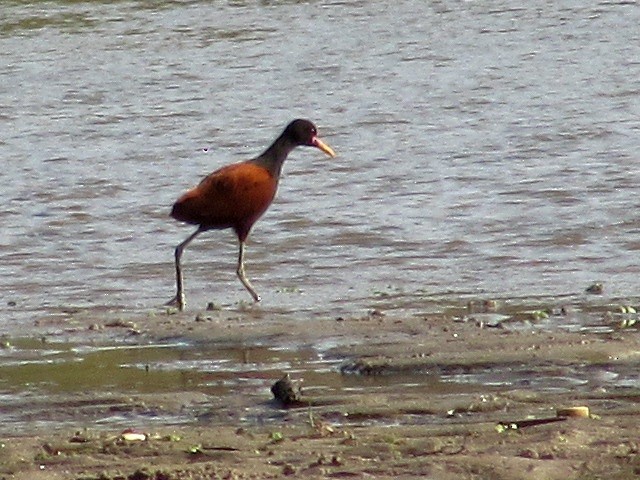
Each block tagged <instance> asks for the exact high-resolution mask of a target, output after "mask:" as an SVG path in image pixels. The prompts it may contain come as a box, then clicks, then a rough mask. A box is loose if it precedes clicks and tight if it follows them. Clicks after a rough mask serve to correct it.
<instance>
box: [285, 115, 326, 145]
mask: <svg viewBox="0 0 640 480" xmlns="http://www.w3.org/2000/svg"><path fill="white" fill-rule="evenodd" d="M284 134H285V135H286V136H287V138H289V140H291V141H292V142H293V143H295V144H296V145H308V146H310V147H311V146H313V139H314V138H315V137H316V135H318V129H317V128H316V126H315V125H314V124H313V123H311V122H310V121H309V120H304V119H302V118H298V119H297V120H294V121H293V122H291V123H290V124H289V125H287V128H285V129H284Z"/></svg>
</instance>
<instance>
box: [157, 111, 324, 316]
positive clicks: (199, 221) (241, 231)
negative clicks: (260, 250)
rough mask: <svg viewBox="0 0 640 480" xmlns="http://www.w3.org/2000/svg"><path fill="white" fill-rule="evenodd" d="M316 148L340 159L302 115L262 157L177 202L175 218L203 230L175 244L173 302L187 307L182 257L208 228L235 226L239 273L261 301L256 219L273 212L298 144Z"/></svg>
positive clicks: (220, 173) (226, 170)
mask: <svg viewBox="0 0 640 480" xmlns="http://www.w3.org/2000/svg"><path fill="white" fill-rule="evenodd" d="M299 146H309V147H315V148H318V149H319V150H321V151H322V152H324V153H325V154H327V155H329V156H330V157H332V158H334V157H335V156H336V153H335V152H334V151H333V149H332V148H331V147H330V146H329V145H327V144H326V143H325V142H323V141H322V140H320V138H318V129H317V128H316V126H315V125H314V124H313V123H312V122H311V121H309V120H306V119H300V118H299V119H296V120H293V121H292V122H291V123H289V124H288V125H287V127H286V128H285V129H284V131H283V132H282V134H280V136H278V138H276V139H275V141H274V142H273V143H272V144H271V146H269V148H267V149H266V150H265V151H264V152H263V153H262V154H261V155H259V156H257V157H255V158H252V159H250V160H246V161H243V162H239V163H233V164H230V165H226V166H224V167H222V168H219V169H218V170H216V171H214V172H213V173H211V174H209V175H208V176H206V177H205V178H203V179H202V181H201V182H200V183H199V184H198V185H197V186H195V187H194V188H192V189H190V190H188V191H187V192H186V193H184V194H183V195H182V196H181V197H179V198H178V200H177V201H176V202H175V203H174V205H173V208H172V209H171V217H173V218H174V219H175V220H178V221H180V222H185V223H188V224H192V225H197V229H196V231H195V232H193V233H192V234H191V235H189V236H188V237H187V238H186V239H185V240H184V241H183V242H182V243H180V244H179V245H178V246H177V247H176V248H175V266H176V287H177V288H176V296H175V297H174V298H173V299H172V300H171V301H169V302H167V305H174V306H177V307H178V309H179V310H180V311H182V310H184V308H185V304H186V302H185V294H184V280H183V274H182V266H181V263H180V261H181V258H182V253H183V252H184V249H185V248H186V247H187V246H188V245H189V244H190V243H191V242H192V241H193V240H194V239H195V238H196V237H197V236H198V235H200V234H201V233H203V232H206V231H208V230H223V229H228V228H230V229H232V230H233V231H234V232H235V234H236V236H237V237H238V245H239V250H238V264H237V270H236V274H237V276H238V278H239V279H240V282H242V285H244V287H245V288H246V289H247V291H248V292H249V294H251V296H252V297H253V300H254V301H255V302H259V301H260V295H258V293H257V292H256V290H255V289H254V288H253V286H252V285H251V282H250V281H249V279H248V278H247V276H246V274H245V268H244V260H245V244H246V241H247V237H248V236H249V232H250V231H251V228H252V227H253V225H254V223H255V222H256V221H257V220H258V219H259V218H260V217H261V216H262V215H263V214H264V213H265V212H266V211H267V209H268V208H269V206H270V205H271V203H272V202H273V199H274V198H275V195H276V191H277V189H278V181H279V180H280V173H281V171H282V165H283V163H284V161H285V160H286V158H287V156H288V155H289V153H290V152H291V151H292V150H293V149H294V148H296V147H299Z"/></svg>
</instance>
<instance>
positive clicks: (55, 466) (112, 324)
mask: <svg viewBox="0 0 640 480" xmlns="http://www.w3.org/2000/svg"><path fill="white" fill-rule="evenodd" d="M636 316H637V314H636V312H635V308H633V307H629V306H622V305H621V306H619V305H595V304H593V305H589V304H579V305H577V304H573V305H571V306H570V307H567V306H559V305H558V306H555V305H554V306H551V307H549V306H548V305H542V304H522V303H521V304H519V305H515V303H512V304H509V302H497V303H496V302H488V303H486V302H480V303H473V302H471V303H469V304H464V305H458V306H456V305H448V306H444V307H443V308H442V309H441V311H440V312H437V313H428V314H422V315H420V314H418V315H411V316H410V315H404V316H396V315H394V314H393V311H392V310H388V311H382V310H372V311H369V312H365V313H364V314H362V315H360V316H353V317H339V318H324V319H322V318H318V319H314V320H313V321H305V320H304V319H300V318H295V317H293V316H291V315H288V314H280V313H278V312H275V311H265V310H262V309H260V308H259V307H246V306H243V307H242V308H238V309H237V310H217V311H216V310H214V311H207V310H203V311H187V312H184V313H177V312H174V311H170V310H157V311H153V312H146V313H144V314H141V313H140V312H124V311H119V312H113V311H97V310H95V309H88V310H83V309H69V310H68V311H66V312H60V313H59V315H52V316H49V317H47V318H39V319H37V320H36V321H34V326H33V330H32V331H31V332H30V334H29V336H25V335H21V334H20V333H21V332H17V331H16V332H8V333H7V334H6V335H5V336H4V337H3V348H2V350H1V351H0V352H1V354H2V356H3V357H4V359H3V364H2V367H1V370H2V372H1V373H2V379H3V380H2V387H3V388H2V391H3V394H2V395H3V397H4V398H3V406H2V409H1V410H0V417H1V420H2V427H0V430H1V433H0V435H1V437H0V438H1V440H2V441H1V446H0V478H7V479H9V478H11V479H14V478H15V479H26V478H29V479H39V478H43V479H44V478H47V479H56V478H60V479H62V478H65V479H66V478H69V479H183V478H189V479H198V478H202V479H204V478H258V479H259V478H284V477H293V478H296V477H298V478H352V477H353V478H371V477H373V478H425V477H430V478H439V479H440V478H442V479H454V478H455V479H465V478H469V479H471V478H473V479H477V478H492V479H524V478H527V479H528V478H545V479H556V478H557V479H573V478H575V479H590V478H611V479H627V478H636V477H637V476H638V475H640V457H639V455H638V451H639V448H640V446H639V442H640V441H639V439H638V434H637V432H638V431H639V429H640V406H639V405H640V403H639V400H640V385H639V382H638V379H637V371H638V367H639V366H640V338H639V336H638V329H637V325H636V323H635V319H636ZM283 380H286V381H285V382H284V388H274V387H275V385H278V384H277V382H278V381H280V382H282V381H283ZM279 385H280V387H282V386H283V384H282V383H280V384H279ZM278 392H279V393H280V394H283V395H284V398H285V399H288V400H293V401H291V402H288V403H287V402H284V403H283V402H282V398H281V399H280V400H278V399H276V398H274V394H276V393H278ZM570 407H588V413H587V414H586V416H585V415H583V416H580V417H571V416H570V417H567V416H564V415H562V416H559V415H558V413H559V411H562V410H563V409H567V408H570Z"/></svg>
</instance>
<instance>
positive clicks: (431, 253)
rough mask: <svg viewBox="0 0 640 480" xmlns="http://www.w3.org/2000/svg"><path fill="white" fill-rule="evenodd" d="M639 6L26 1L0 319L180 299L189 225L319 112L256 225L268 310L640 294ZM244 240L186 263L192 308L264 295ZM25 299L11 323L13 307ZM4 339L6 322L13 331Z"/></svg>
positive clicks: (7, 146)
mask: <svg viewBox="0 0 640 480" xmlns="http://www.w3.org/2000/svg"><path fill="white" fill-rule="evenodd" d="M639 12H640V11H639V10H638V9H637V8H634V5H633V4H630V3H628V2H620V3H616V2H613V3H612V2H607V3H603V4H589V5H586V4H584V3H583V2H568V3H567V2H565V3H564V4H563V5H549V4H548V3H542V2H533V3H529V4H527V5H526V6H525V7H522V8H512V7H511V6H510V4H508V3H507V2H502V3H497V4H496V3H492V4H491V6H490V7H489V6H487V5H485V4H484V3H483V2H460V3H455V4H448V3H447V4H444V3H442V2H423V1H417V0H407V1H402V2H399V3H397V2H396V3H393V4H391V3H388V2H346V3H345V2H342V1H329V0H328V1H312V2H277V3H274V4H270V3H266V4H265V3H264V2H216V3H215V4H210V3H206V2H198V1H192V2H131V1H119V2H64V1H56V2H48V3H46V4H37V5H36V4H33V3H32V2H19V1H13V2H7V3H6V4H5V5H4V6H3V8H2V12H0V48H1V49H2V51H3V52H4V54H3V55H4V56H3V62H2V65H0V80H1V81H0V118H1V119H2V123H3V132H4V135H3V138H2V139H1V140H0V154H1V156H2V160H3V169H2V170H1V171H0V182H1V184H2V185H3V188H2V205H3V208H2V209H0V223H1V224H2V229H1V231H0V291H2V299H3V302H4V303H5V304H7V303H8V304H9V307H8V308H7V309H6V314H5V316H4V317H3V319H2V320H0V322H3V323H5V322H29V321H31V320H32V319H33V317H34V315H36V316H39V315H43V314H47V313H48V312H49V311H51V310H52V309H57V308H60V307H66V306H69V305H75V306H87V307H91V306H107V307H113V308H119V307H125V308H127V309H139V308H152V307H155V306H157V305H160V304H161V303H162V302H163V301H166V300H168V299H169V298H170V297H171V295H172V292H173V278H174V277H173V266H172V260H173V252H172V249H173V247H174V246H175V245H176V244H177V243H178V242H180V241H181V240H182V239H183V238H185V237H186V236H187V235H188V234H189V233H190V231H191V230H190V228H187V227H184V226H181V225H179V224H176V223H175V222H173V221H172V220H171V219H169V217H168V212H169V209H170V206H171V204H172V202H173V201H174V200H175V199H176V198H177V197H178V195H179V194H180V193H181V192H183V191H184V190H185V189H187V188H189V187H190V186H192V185H194V184H195V183H196V182H198V181H199V179H200V178H201V177H202V175H204V174H206V173H208V172H209V171H211V170H213V169H215V168H216V167H218V166H220V165H222V164H224V163H227V162H231V161H237V160H241V159H244V158H246V157H247V156H250V155H253V154H256V153H259V152H260V151H261V150H262V149H263V148H264V147H265V146H266V145H267V144H268V143H269V142H270V141H271V139H272V138H273V137H274V136H275V135H277V134H278V133H279V132H280V129H281V128H282V127H283V126H284V125H285V124H286V123H287V122H288V121H289V120H291V119H292V118H294V117H298V116H306V117H309V118H311V119H312V120H314V121H315V122H316V123H317V124H318V125H319V127H320V131H321V135H322V136H323V137H325V138H326V139H327V141H328V142H329V143H330V144H331V145H332V146H334V147H335V149H336V151H337V152H338V154H339V156H338V158H337V159H335V160H331V161H329V160H327V159H325V158H321V156H320V155H318V153H317V152H315V151H309V150H303V149H300V150H298V151H296V152H295V153H294V154H293V155H292V156H291V159H290V160H289V161H288V163H287V165H286V166H285V175H284V178H283V181H282V185H281V188H280V192H279V195H278V198H277V200H276V202H275V204H274V205H273V207H272V208H271V210H270V211H269V212H268V213H267V214H266V216H265V218H264V219H263V220H262V221H261V222H259V223H258V224H257V226H256V227H255V229H254V232H253V235H252V239H251V244H250V246H249V250H248V259H247V269H248V274H249V276H250V277H251V278H252V279H253V281H254V284H255V286H256V288H257V289H258V290H259V291H260V292H261V293H262V295H263V298H264V303H263V308H264V309H266V310H267V311H268V310H270V309H278V310H279V311H282V310H284V311H292V312H305V311H315V312H322V314H326V315H338V314H341V313H343V312H353V311H360V310H362V309H366V308H370V307H372V306H378V304H379V300H380V297H379V295H377V293H379V292H394V294H395V295H396V297H397V298H398V302H397V304H393V303H391V304H389V303H387V304H385V305H386V306H388V307H390V308H394V307H401V308H403V309H405V310H407V311H414V310H421V309H425V308H427V307H428V305H430V302H431V301H432V299H433V298H438V299H442V298H445V299H446V298H454V299H458V298H460V297H461V296H462V297H464V296H473V295H477V294H483V295H489V296H491V295H493V296H503V297H508V296H518V297H528V296H533V297H535V296H545V295H548V296H553V295H556V294H568V295H579V294H580V293H581V292H582V291H583V290H584V288H585V287H586V286H587V285H588V284H590V283H591V282H593V281H603V282H605V286H606V288H605V294H606V295H608V296H612V297H631V296H634V295H635V294H636V290H637V289H636V286H637V276H638V269H639V267H638V266H637V265H636V262H634V260H633V259H634V258H635V256H636V253H637V251H638V249H639V248H640V247H639V246H640V228H639V225H640V219H639V218H638V214H637V213H636V212H637V211H640V210H639V209H638V208H637V207H638V195H637V192H636V184H637V182H636V178H635V177H636V175H635V173H637V166H636V163H637V158H636V152H637V150H638V148H637V147H638V142H637V138H638V133H639V132H638V130H639V125H640V123H639V122H640V121H639V120H638V119H639V118H640V102H639V101H638V98H640V97H639V96H638V92H639V91H640V80H639V79H640V62H639V61H638V58H640V41H638V40H639V38H638V30H637V28H636V26H637V25H638V23H639V21H640V18H638V17H639V16H640V13H639ZM235 250H236V246H235V239H234V237H233V235H232V234H231V233H229V232H210V233H208V234H207V235H203V238H202V239H198V241H197V242H196V243H195V244H194V245H193V247H192V248H190V250H189V251H188V252H187V253H186V254H185V258H184V261H185V265H186V269H187V275H186V288H187V294H188V299H189V301H190V305H191V306H192V308H202V307H204V305H206V303H207V302H208V301H215V302H216V303H218V304H222V305H225V306H228V305H233V304H234V303H235V302H238V301H240V300H248V297H247V295H246V292H245V291H244V290H243V289H242V286H241V285H240V284H239V283H238V282H237V279H236V278H235V273H234V263H235V255H236V253H235ZM14 304H15V305H14ZM0 328H4V326H3V327H0Z"/></svg>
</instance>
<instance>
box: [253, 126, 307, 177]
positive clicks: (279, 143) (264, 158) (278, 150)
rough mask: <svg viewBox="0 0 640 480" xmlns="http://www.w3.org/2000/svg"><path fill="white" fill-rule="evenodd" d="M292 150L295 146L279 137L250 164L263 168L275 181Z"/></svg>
mask: <svg viewBox="0 0 640 480" xmlns="http://www.w3.org/2000/svg"><path fill="white" fill-rule="evenodd" d="M294 148H296V145H294V144H293V143H291V142H290V141H289V140H288V139H287V138H286V137H284V136H280V137H278V138H277V139H276V141H275V142H273V143H272V144H271V146H270V147H269V148H267V149H266V150H265V151H264V152H263V153H262V154H261V155H260V156H258V157H256V158H254V159H253V160H251V163H254V164H256V165H260V166H261V167H263V168H265V169H266V170H268V171H269V173H270V174H271V175H272V176H273V177H274V178H275V179H276V180H277V179H279V178H280V172H281V171H282V164H283V163H284V161H285V160H286V159H287V156H288V155H289V153H291V150H293V149H294Z"/></svg>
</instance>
